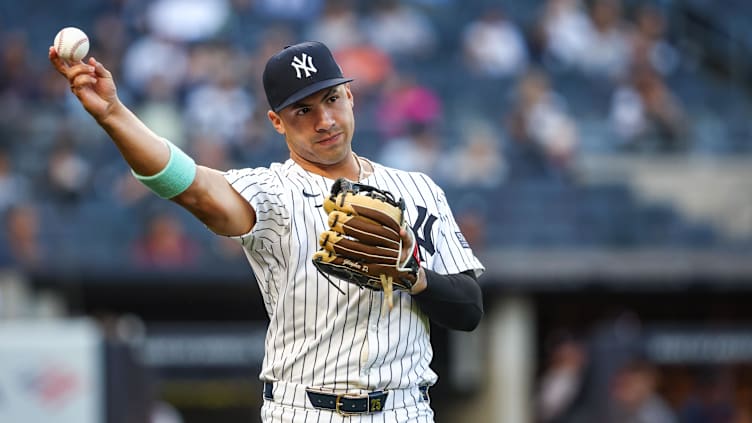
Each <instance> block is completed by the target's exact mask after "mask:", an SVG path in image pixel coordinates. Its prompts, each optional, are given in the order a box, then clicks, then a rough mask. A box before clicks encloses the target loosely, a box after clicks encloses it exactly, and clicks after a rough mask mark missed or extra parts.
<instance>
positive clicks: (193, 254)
mask: <svg viewBox="0 0 752 423" xmlns="http://www.w3.org/2000/svg"><path fill="white" fill-rule="evenodd" d="M132 253H133V261H134V264H136V265H137V266H138V267H141V268H149V269H161V270H181V269H188V268H195V267H197V266H198V264H199V263H198V257H199V255H200V254H199V253H200V246H199V245H198V243H197V242H196V241H195V240H194V239H192V238H191V237H189V236H188V235H187V234H186V233H185V229H184V227H183V224H182V223H181V222H180V220H178V219H177V218H176V217H175V216H173V215H172V214H170V213H168V212H165V211H159V212H156V213H155V214H153V215H152V216H149V217H148V218H147V221H146V225H145V227H144V233H143V234H142V235H141V236H140V237H139V238H138V239H136V240H135V242H134V243H133V245H132Z"/></svg>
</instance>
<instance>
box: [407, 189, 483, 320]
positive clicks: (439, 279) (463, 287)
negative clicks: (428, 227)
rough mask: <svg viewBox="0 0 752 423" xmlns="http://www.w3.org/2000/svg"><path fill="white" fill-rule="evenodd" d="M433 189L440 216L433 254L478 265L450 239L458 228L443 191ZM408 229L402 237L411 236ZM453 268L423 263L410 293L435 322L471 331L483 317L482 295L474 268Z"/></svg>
mask: <svg viewBox="0 0 752 423" xmlns="http://www.w3.org/2000/svg"><path fill="white" fill-rule="evenodd" d="M437 188H438V187H437ZM437 192H438V193H439V194H438V195H439V201H438V202H439V204H440V205H441V210H439V213H440V215H441V218H440V224H439V225H438V228H437V230H436V235H437V237H436V238H437V240H439V243H438V244H437V247H438V248H437V252H436V254H438V255H442V254H445V255H451V256H454V257H459V259H460V261H463V260H464V261H465V262H466V266H469V267H473V266H479V267H481V268H482V266H481V265H480V263H478V262H477V259H475V257H474V255H473V253H472V251H471V250H470V248H469V246H468V245H466V244H464V243H463V242H462V241H461V240H460V239H459V238H456V237H455V238H452V235H453V234H459V227H458V226H457V223H456V221H455V220H454V216H453V214H452V211H451V209H450V208H449V206H448V204H447V202H446V197H445V196H444V193H443V191H441V190H440V189H437ZM409 232H412V231H408V233H407V234H403V236H405V235H406V236H409V237H410V238H412V237H414V234H412V233H409ZM408 244H409V242H408ZM463 244H464V245H463ZM457 270H458V271H456V272H451V271H450V272H449V273H439V272H437V271H434V270H432V269H429V268H427V267H426V266H425V264H424V265H423V266H421V268H420V270H419V271H418V277H417V281H416V284H415V285H414V286H413V289H412V290H411V291H410V293H411V294H412V295H413V298H415V300H416V301H417V302H418V304H419V305H420V307H421V310H423V312H424V313H426V315H427V316H428V317H429V318H430V319H431V320H433V321H434V322H436V323H437V324H439V325H441V326H444V327H446V328H449V329H455V330H463V331H472V330H474V329H475V328H476V327H477V326H478V323H480V319H481V317H482V316H483V295H482V292H481V288H480V285H479V284H478V280H477V277H476V269H469V270H459V269H457ZM478 273H479V272H478Z"/></svg>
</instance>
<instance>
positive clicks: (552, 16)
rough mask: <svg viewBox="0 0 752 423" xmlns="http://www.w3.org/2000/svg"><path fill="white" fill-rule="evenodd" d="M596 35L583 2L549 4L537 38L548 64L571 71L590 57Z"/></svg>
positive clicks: (553, 0) (562, 0) (554, 0)
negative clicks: (593, 38)
mask: <svg viewBox="0 0 752 423" xmlns="http://www.w3.org/2000/svg"><path fill="white" fill-rule="evenodd" d="M594 32H595V29H594V28H593V24H592V22H591V21H590V17H589V16H588V12H587V9H586V8H585V6H584V4H583V1H582V0H547V1H546V3H545V5H544V6H543V9H542V13H541V16H540V18H539V20H538V22H537V23H536V28H535V34H534V37H535V42H536V43H537V44H538V46H537V48H538V49H539V50H540V52H541V53H542V54H543V56H544V60H545V61H546V62H548V63H549V64H552V65H555V66H556V67H563V68H565V69H568V68H573V67H575V66H576V65H577V64H578V63H579V62H580V60H581V58H582V57H584V56H585V55H586V54H587V48H588V44H590V43H591V42H592V41H591V40H592V37H593V36H594Z"/></svg>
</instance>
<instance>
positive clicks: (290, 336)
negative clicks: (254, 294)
mask: <svg viewBox="0 0 752 423" xmlns="http://www.w3.org/2000/svg"><path fill="white" fill-rule="evenodd" d="M373 167H374V172H373V174H371V175H369V176H368V177H367V178H366V179H364V180H363V181H362V182H363V183H366V184H369V185H373V186H376V187H378V188H380V189H384V190H388V191H390V192H392V193H393V194H394V195H395V197H396V198H400V197H402V198H404V199H405V202H406V205H407V208H406V219H407V221H408V222H409V223H410V225H411V226H413V229H414V231H415V233H416V236H417V237H418V239H419V243H420V253H421V257H422V259H423V266H424V267H425V268H427V269H432V270H434V271H436V272H438V273H442V274H449V273H458V272H463V271H466V270H475V272H476V274H478V275H479V274H480V273H481V272H482V271H483V270H484V268H483V266H482V264H481V263H480V262H479V261H478V259H477V258H476V257H475V256H474V255H473V253H472V251H471V249H470V248H469V246H468V245H467V243H466V242H465V241H464V238H463V237H462V234H461V233H460V231H459V228H458V226H457V224H456V222H455V220H454V217H453V215H452V213H451V211H450V209H449V206H448V205H447V202H446V198H445V196H444V193H443V191H442V190H441V189H440V188H439V187H438V186H437V185H436V184H435V183H434V182H433V181H432V180H431V179H430V178H428V177H427V176H426V175H424V174H422V173H415V172H405V171H401V170H396V169H391V168H387V167H385V166H381V165H379V164H377V163H373ZM225 178H226V179H227V180H228V181H229V182H230V184H231V185H232V186H233V188H234V189H236V190H237V191H238V192H239V193H240V194H241V195H242V196H243V198H245V199H246V200H247V201H248V202H249V203H250V204H251V205H252V206H253V209H254V210H255V211H256V225H255V226H254V227H253V229H252V230H251V231H250V232H249V233H248V234H246V235H243V236H239V237H236V238H237V239H238V240H239V242H240V243H241V244H242V246H243V248H244V251H245V253H246V256H247V257H248V261H249V262H250V264H251V267H252V269H253V272H254V274H255V276H256V279H257V282H258V285H259V288H260V290H261V295H262V297H263V300H264V304H265V307H266V312H267V313H268V315H269V319H270V322H269V327H268V331H267V336H266V345H265V356H264V361H263V365H262V369H261V375H260V378H261V379H262V380H264V381H284V382H287V383H292V384H300V385H304V386H312V387H323V388H331V389H341V390H356V389H364V390H376V389H397V388H407V387H415V386H418V385H423V384H429V385H430V384H433V383H435V381H436V379H437V376H436V374H435V373H434V372H433V370H431V368H430V367H429V364H430V362H431V358H432V356H433V351H432V349H431V344H430V341H429V324H428V319H427V317H426V316H425V315H424V314H423V312H422V311H421V310H420V308H419V306H418V304H417V303H416V302H415V301H414V300H413V299H412V297H411V296H410V295H409V294H407V293H405V292H395V298H394V308H393V309H392V310H391V311H390V312H389V313H386V315H384V316H382V313H381V306H382V298H383V293H381V292H374V291H371V290H368V289H359V288H358V287H357V286H355V285H354V284H351V283H348V282H345V281H341V280H338V279H335V278H332V281H334V283H336V284H337V285H338V286H339V287H340V288H341V289H342V290H343V291H344V292H345V293H346V295H342V294H341V293H340V292H338V291H337V290H336V289H334V287H332V286H331V285H330V284H329V283H328V282H327V280H326V279H325V278H324V277H323V276H321V275H319V273H318V272H317V271H316V268H315V267H314V266H313V264H312V262H311V255H312V254H313V253H314V252H315V251H316V250H318V247H319V246H318V237H319V234H320V233H321V232H322V231H324V230H325V229H327V216H326V213H325V211H324V210H323V207H321V204H322V201H323V199H324V196H326V195H328V194H329V192H330V190H331V185H332V183H333V182H334V181H333V180H331V179H327V178H324V177H323V176H320V175H316V174H313V173H310V172H307V171H305V170H303V169H302V168H301V167H300V166H298V165H297V164H296V163H295V162H293V161H292V160H287V161H286V162H285V163H273V164H272V165H271V166H270V167H269V168H249V169H239V170H230V171H228V172H226V174H225ZM278 395H279V393H276V394H275V397H276V396H278ZM285 395H286V394H285V393H284V392H283V393H282V396H283V397H284V396H285ZM289 395H292V393H289ZM275 399H276V398H275ZM287 400H288V401H291V402H292V401H293V400H294V399H293V398H287Z"/></svg>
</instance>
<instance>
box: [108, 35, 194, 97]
mask: <svg viewBox="0 0 752 423" xmlns="http://www.w3.org/2000/svg"><path fill="white" fill-rule="evenodd" d="M188 64H189V61H188V49H187V47H186V45H185V44H184V43H181V42H178V41H176V40H172V39H169V38H166V37H165V36H163V35H158V34H156V33H153V32H149V33H146V34H144V35H143V36H142V37H141V38H139V39H138V40H136V41H135V42H133V43H131V44H130V45H129V46H128V49H127V50H126V52H125V56H124V58H123V63H122V67H123V69H122V72H123V81H124V82H125V84H124V88H125V87H127V88H128V89H129V90H130V91H131V92H133V93H134V94H135V95H142V94H143V93H144V90H145V89H146V87H148V86H149V81H151V80H152V79H154V78H155V77H159V78H161V79H162V81H163V82H164V83H165V84H168V85H169V87H170V89H171V90H175V91H178V90H180V89H181V88H182V85H183V84H184V82H185V79H186V76H187V72H188Z"/></svg>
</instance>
